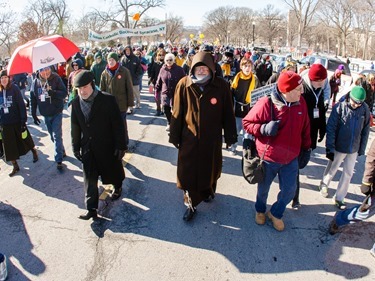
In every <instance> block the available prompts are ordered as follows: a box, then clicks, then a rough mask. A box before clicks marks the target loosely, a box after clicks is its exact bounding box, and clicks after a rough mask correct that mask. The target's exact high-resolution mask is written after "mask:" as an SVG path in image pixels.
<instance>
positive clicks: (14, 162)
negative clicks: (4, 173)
mask: <svg viewBox="0 0 375 281" xmlns="http://www.w3.org/2000/svg"><path fill="white" fill-rule="evenodd" d="M12 164H13V170H12V172H11V173H10V174H9V176H10V177H13V176H14V175H15V174H17V173H18V172H19V171H20V167H19V166H18V163H17V161H12Z"/></svg>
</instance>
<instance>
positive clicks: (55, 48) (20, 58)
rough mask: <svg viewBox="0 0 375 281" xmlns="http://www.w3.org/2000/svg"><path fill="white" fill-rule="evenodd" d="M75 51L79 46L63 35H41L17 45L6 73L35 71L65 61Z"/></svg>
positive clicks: (77, 50)
mask: <svg viewBox="0 0 375 281" xmlns="http://www.w3.org/2000/svg"><path fill="white" fill-rule="evenodd" d="M77 52H79V48H78V47H77V46H76V45H75V44H74V43H73V42H72V41H70V40H69V39H67V38H65V37H63V36H60V35H51V36H43V37H41V38H38V39H34V40H31V41H29V42H27V43H25V44H23V45H21V46H19V47H17V49H16V50H15V51H14V52H13V54H12V57H11V58H10V60H9V64H8V68H7V70H8V75H14V74H18V73H31V72H35V71H37V70H38V69H41V68H44V67H47V66H51V65H54V64H57V63H59V62H65V61H66V60H67V59H68V58H69V57H71V56H73V55H74V54H75V53H77Z"/></svg>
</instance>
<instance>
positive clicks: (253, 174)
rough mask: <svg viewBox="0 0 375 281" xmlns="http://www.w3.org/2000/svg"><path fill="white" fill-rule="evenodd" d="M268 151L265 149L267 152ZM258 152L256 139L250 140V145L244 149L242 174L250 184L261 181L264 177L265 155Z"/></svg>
mask: <svg viewBox="0 0 375 281" xmlns="http://www.w3.org/2000/svg"><path fill="white" fill-rule="evenodd" d="M265 152H266V151H264V153H265ZM264 153H263V155H262V158H261V157H259V155H258V153H257V152H256V147H255V141H254V140H250V144H249V146H248V147H247V148H246V149H244V150H243V156H242V175H243V177H244V178H245V180H246V181H247V182H248V183H250V184H255V183H260V182H262V181H263V179H264V167H263V157H264Z"/></svg>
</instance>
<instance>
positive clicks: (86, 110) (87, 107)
mask: <svg viewBox="0 0 375 281" xmlns="http://www.w3.org/2000/svg"><path fill="white" fill-rule="evenodd" d="M97 95H98V90H97V89H96V88H95V89H94V92H93V93H92V95H91V96H89V98H88V99H86V100H84V99H82V98H81V96H79V104H80V106H81V110H82V113H83V116H85V122H87V120H89V117H90V113H91V107H92V105H93V103H94V99H95V97H96V96H97Z"/></svg>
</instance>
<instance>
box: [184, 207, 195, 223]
mask: <svg viewBox="0 0 375 281" xmlns="http://www.w3.org/2000/svg"><path fill="white" fill-rule="evenodd" d="M196 213H197V208H194V207H193V208H190V207H188V208H187V209H186V211H185V214H184V216H183V220H184V221H190V220H191V219H192V218H193V217H194V216H195V214H196Z"/></svg>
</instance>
